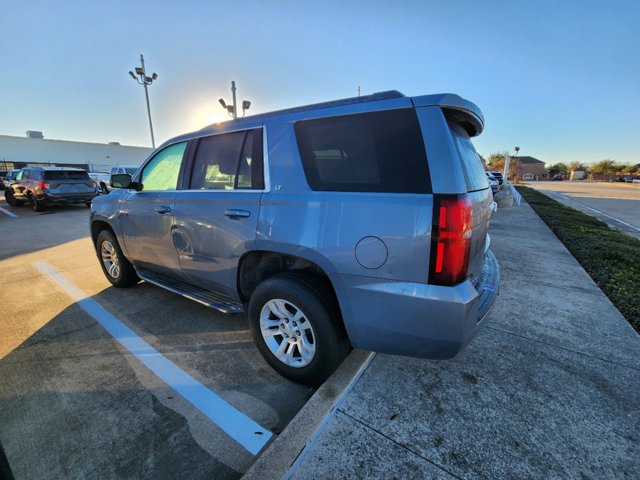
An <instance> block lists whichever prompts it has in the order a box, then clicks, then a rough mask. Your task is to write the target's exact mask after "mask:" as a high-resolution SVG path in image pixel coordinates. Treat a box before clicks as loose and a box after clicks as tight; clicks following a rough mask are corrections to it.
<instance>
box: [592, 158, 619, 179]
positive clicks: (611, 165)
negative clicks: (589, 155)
mask: <svg viewBox="0 0 640 480" xmlns="http://www.w3.org/2000/svg"><path fill="white" fill-rule="evenodd" d="M589 171H590V172H591V173H597V174H601V175H606V174H607V173H616V162H615V161H613V160H611V159H609V158H608V159H606V160H600V161H599V162H596V163H594V164H593V165H591V168H589Z"/></svg>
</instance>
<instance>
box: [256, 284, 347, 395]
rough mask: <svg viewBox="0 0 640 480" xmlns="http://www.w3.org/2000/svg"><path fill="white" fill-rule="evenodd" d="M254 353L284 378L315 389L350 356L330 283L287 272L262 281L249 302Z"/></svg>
mask: <svg viewBox="0 0 640 480" xmlns="http://www.w3.org/2000/svg"><path fill="white" fill-rule="evenodd" d="M249 321H250V325H251V333H252V335H253V339H254V341H255V343H256V346H257V347H258V350H259V351H260V353H261V354H262V356H263V357H264V358H265V360H266V361H267V362H268V363H269V365H271V367H272V368H273V369H274V370H276V371H277V372H278V373H280V374H281V375H282V376H284V377H286V378H288V379H290V380H293V381H294V382H299V383H304V384H308V385H318V384H320V383H322V382H323V381H324V380H326V379H327V378H328V377H329V375H331V373H333V371H334V370H335V369H336V368H337V367H338V366H339V365H340V363H341V362H342V360H344V358H345V357H346V356H347V354H348V353H349V342H348V339H347V335H346V332H345V331H344V328H343V327H342V323H341V321H340V313H339V310H338V306H337V304H336V301H335V298H333V295H332V293H331V291H330V290H329V287H328V285H326V284H325V282H324V281H323V280H322V279H321V278H319V277H316V276H314V275H310V274H307V273H304V272H286V273H282V274H278V275H275V276H273V277H271V278H268V279H267V280H265V281H263V282H262V283H261V284H260V285H258V287H257V288H256V290H255V291H254V292H253V295H251V299H250V301H249Z"/></svg>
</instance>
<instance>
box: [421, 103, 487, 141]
mask: <svg viewBox="0 0 640 480" xmlns="http://www.w3.org/2000/svg"><path fill="white" fill-rule="evenodd" d="M411 101H412V102H413V105H414V107H433V106H437V107H440V108H442V111H443V112H444V115H445V117H446V118H447V120H449V121H451V122H454V123H456V124H458V125H460V126H461V127H462V128H464V129H465V130H466V131H467V133H468V134H469V136H470V137H475V136H477V135H480V134H481V133H482V130H484V115H482V112H481V111H480V109H479V108H478V106H477V105H476V104H475V103H472V102H470V101H468V100H465V99H464V98H462V97H461V96H459V95H456V94H455V93H438V94H435V95H422V96H420V97H411Z"/></svg>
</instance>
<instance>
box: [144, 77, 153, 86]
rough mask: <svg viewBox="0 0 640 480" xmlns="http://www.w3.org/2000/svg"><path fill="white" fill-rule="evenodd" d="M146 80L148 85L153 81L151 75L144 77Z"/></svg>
mask: <svg viewBox="0 0 640 480" xmlns="http://www.w3.org/2000/svg"><path fill="white" fill-rule="evenodd" d="M144 81H145V82H146V83H147V85H151V82H153V80H152V79H151V77H144Z"/></svg>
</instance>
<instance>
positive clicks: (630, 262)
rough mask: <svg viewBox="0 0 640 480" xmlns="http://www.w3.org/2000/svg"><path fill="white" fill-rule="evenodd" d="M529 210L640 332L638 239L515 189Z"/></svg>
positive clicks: (532, 192) (524, 189)
mask: <svg viewBox="0 0 640 480" xmlns="http://www.w3.org/2000/svg"><path fill="white" fill-rule="evenodd" d="M516 188H517V189H518V191H519V192H520V194H522V196H523V197H524V198H525V200H526V201H527V202H528V203H529V205H531V208H533V209H534V210H535V212H536V213H537V214H538V215H539V216H540V218H541V219H542V220H543V221H544V222H545V223H546V224H547V225H548V226H549V228H551V230H552V231H553V233H555V234H556V236H557V237H558V238H559V239H560V241H561V242H562V243H563V244H564V245H565V247H567V249H568V250H569V251H570V252H571V254H572V255H573V256H574V257H575V258H576V259H577V260H578V262H580V264H581V265H582V267H583V268H584V269H585V270H586V271H587V273H589V275H590V276H591V278H593V280H594V281H595V282H596V284H597V285H598V286H599V287H600V288H601V289H602V291H603V292H604V293H605V294H606V295H607V296H608V297H609V299H610V300H611V301H612V302H613V304H614V305H615V306H616V307H617V308H618V310H620V312H621V313H622V315H624V317H625V318H626V319H627V320H628V321H629V323H631V325H632V326H633V327H634V328H635V329H636V330H637V331H638V332H640V240H638V239H637V238H634V237H631V236H629V235H626V234H624V233H621V232H617V231H615V230H611V229H610V228H609V227H608V226H607V224H606V223H604V222H601V221H600V220H598V219H597V218H595V217H592V216H590V215H587V214H585V213H582V212H579V211H578V210H574V209H573V208H570V207H567V206H565V205H562V204H561V203H558V202H556V201H555V200H552V199H551V198H549V197H547V196H546V195H544V194H542V193H540V192H537V191H536V190H533V189H531V188H528V187H524V186H518V187H516Z"/></svg>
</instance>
